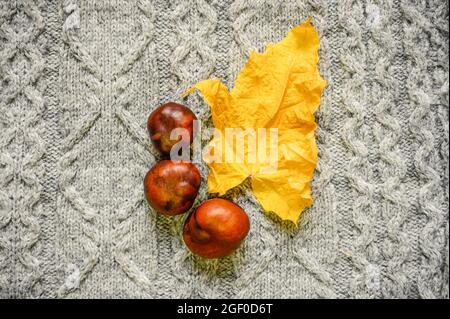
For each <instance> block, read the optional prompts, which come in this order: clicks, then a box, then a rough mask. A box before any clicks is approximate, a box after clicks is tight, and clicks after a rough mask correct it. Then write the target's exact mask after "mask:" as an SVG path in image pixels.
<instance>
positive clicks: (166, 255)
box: [0, 0, 449, 298]
mask: <svg viewBox="0 0 450 319" xmlns="http://www.w3.org/2000/svg"><path fill="white" fill-rule="evenodd" d="M0 3H1V4H0V297H2V298H15V297H25V298H52V297H66V298H93V297H94V298H113V297H119V298H125V297H137V298H147V297H151V298H163V297H166V298H175V297H187V298H207V297H209V298H213V297H214V298H229V297H246V298H255V297H263V298H317V297H325V298H334V297H336V298H419V297H422V298H448V297H449V284H448V279H449V226H448V224H449V223H448V203H449V187H448V182H449V180H448V177H449V168H448V154H449V151H448V130H449V122H448V120H449V119H448V114H449V111H448V106H449V95H448V87H449V82H448V78H449V77H448V74H449V64H448V48H449V43H448V35H449V34H448V31H449V29H448V4H447V1H442V0H434V1H431V0H430V1H422V0H420V1H419V0H368V1H365V2H363V1H357V0H341V1H337V0H336V1H326V0H296V1H292V0H291V1H279V2H278V1H263V0H258V1H247V0H234V1H233V0H223V1H220V0H214V1H205V0H189V1H163V0H142V1H125V0H109V1H108V0H105V1H91V0H80V1H76V0H69V1H65V2H58V1H50V0H36V1H32V0H23V1H15V0H1V2H0ZM309 16H312V17H313V24H314V26H315V27H316V28H317V30H318V32H319V34H320V38H321V49H320V65H319V67H320V70H321V74H322V75H323V77H324V78H325V79H326V80H327V81H328V85H327V87H326V89H325V91H324V94H323V98H322V102H321V105H320V108H319V110H318V112H317V114H316V115H317V123H318V130H317V139H318V144H319V162H318V167H317V171H316V174H315V176H314V179H313V181H312V186H313V196H314V198H315V203H314V205H313V206H312V207H310V208H308V209H307V210H306V211H305V212H304V213H303V215H302V217H301V220H300V222H299V226H298V228H296V227H293V225H291V224H289V223H288V222H282V221H280V220H279V219H277V218H276V217H275V216H274V215H273V214H270V213H265V212H263V211H262V209H261V207H260V205H259V204H258V202H257V201H256V200H255V199H254V197H253V196H252V193H251V191H250V190H249V187H248V185H244V186H243V187H240V188H238V189H236V190H234V191H233V192H231V193H230V194H229V197H230V198H232V199H233V200H234V201H236V202H237V203H238V204H240V205H241V206H242V207H244V208H245V210H246V211H247V213H248V214H249V215H250V218H251V223H252V227H251V231H250V234H249V236H248V238H247V240H246V241H245V243H244V244H243V246H242V247H241V249H239V250H238V251H237V252H236V253H235V254H233V255H232V256H231V257H228V258H225V259H221V260H210V261H207V260H203V259H201V258H199V257H196V256H193V255H192V254H191V253H189V252H188V250H187V249H186V248H185V246H184V244H183V241H182V238H181V227H182V224H183V221H184V218H185V216H178V217H175V218H167V217H163V216H160V215H157V214H156V213H155V212H154V211H152V210H151V209H150V208H149V206H148V205H147V203H146V202H145V200H144V194H143V187H142V181H143V177H144V175H145V173H146V171H147V170H148V169H149V167H150V166H151V165H152V164H153V163H154V162H155V161H156V160H157V159H158V154H157V152H156V151H155V150H154V149H153V148H152V146H151V145H150V142H149V138H148V136H147V132H146V127H145V126H146V119H147V116H148V114H149V113H150V112H151V110H152V109H153V108H155V107H156V106H157V105H159V104H161V103H164V102H167V101H176V102H183V103H185V104H187V105H188V106H189V107H191V108H192V109H193V110H194V112H195V113H196V115H197V116H198V117H199V118H201V119H202V120H203V122H204V124H205V126H207V125H210V121H209V120H208V119H209V118H210V112H209V109H208V107H207V106H206V104H205V103H204V102H203V100H202V98H201V97H200V96H199V95H198V94H193V95H192V96H190V97H188V98H187V99H186V100H182V99H181V97H180V93H181V92H183V91H184V90H185V89H187V88H188V87H189V86H191V85H193V84H195V83H196V82H197V81H199V80H202V79H207V78H213V77H215V78H219V79H221V80H223V81H224V82H225V83H226V84H227V85H228V86H229V87H232V86H233V83H234V80H235V78H236V76H237V74H238V72H239V70H240V68H241V67H242V66H243V65H244V63H245V62H246V60H247V58H248V55H249V53H250V51H251V50H252V49H257V50H260V51H261V50H263V49H264V47H265V46H266V45H267V43H269V42H275V41H278V40H280V39H281V38H283V37H284V36H285V35H286V33H287V31H288V30H289V29H290V28H292V27H293V26H295V25H298V24H299V23H301V22H302V21H304V20H305V19H306V18H307V17H309ZM200 167H201V170H202V175H203V177H204V178H206V176H207V174H208V171H207V167H206V166H205V165H204V164H201V165H200ZM204 180H205V179H204ZM208 196H210V195H208V194H207V190H206V182H203V184H202V187H201V192H200V194H199V197H198V199H197V203H198V202H200V201H202V200H203V199H205V198H207V197H208Z"/></svg>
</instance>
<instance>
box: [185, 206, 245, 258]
mask: <svg viewBox="0 0 450 319" xmlns="http://www.w3.org/2000/svg"><path fill="white" fill-rule="evenodd" d="M249 229H250V220H249V218H248V216H247V214H246V213H245V211H244V210H243V209H242V208H241V207H240V206H238V205H236V204H235V203H233V202H230V201H228V200H225V199H222V198H214V199H209V200H206V201H204V202H203V203H202V204H201V205H200V206H198V207H197V208H196V209H195V211H193V212H191V214H190V215H189V216H188V218H187V219H186V221H185V223H184V228H183V239H184V242H185V243H186V246H187V247H188V248H189V249H190V250H191V251H192V252H193V253H194V254H197V255H199V256H201V257H204V258H221V257H225V256H228V255H230V254H231V253H232V252H233V251H235V250H236V249H237V248H238V247H239V246H240V244H241V242H242V240H243V239H244V238H245V236H247V234H248V231H249Z"/></svg>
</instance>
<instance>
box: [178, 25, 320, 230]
mask: <svg viewBox="0 0 450 319" xmlns="http://www.w3.org/2000/svg"><path fill="white" fill-rule="evenodd" d="M318 49H319V37H318V34H317V32H316V31H315V29H314V27H313V26H312V25H311V19H308V20H307V21H306V22H304V23H302V24H301V25H299V26H297V27H295V28H293V29H292V30H290V31H289V33H288V35H287V36H286V37H285V38H284V39H283V40H281V41H280V42H278V43H276V44H269V45H268V46H267V48H266V50H265V52H264V53H258V52H252V53H251V54H250V58H249V60H248V62H247V64H246V65H245V67H244V68H243V69H242V70H241V72H240V74H239V75H238V77H237V79H236V83H235V85H234V88H233V90H232V92H231V93H230V92H229V91H228V89H227V87H226V86H225V85H224V84H222V83H221V82H220V81H219V80H216V79H211V80H205V81H201V82H199V83H197V84H196V85H194V86H193V87H192V88H190V89H189V90H188V91H187V92H186V93H185V94H190V93H191V92H192V91H194V90H196V89H197V90H199V91H200V92H201V93H202V95H203V97H204V99H205V101H206V102H207V104H208V105H209V106H210V108H211V115H212V121H213V124H214V126H215V128H216V129H217V130H218V134H219V135H218V136H215V137H214V138H213V140H212V141H211V142H210V145H211V146H214V145H215V143H217V140H218V139H219V138H222V140H223V139H224V136H225V135H226V134H225V132H226V129H227V128H242V129H247V128H253V129H258V128H267V129H269V128H276V129H278V141H277V144H278V145H277V146H278V154H277V158H278V163H277V169H276V171H267V172H266V171H262V170H261V167H262V166H263V163H262V162H261V159H260V158H259V157H257V160H256V162H252V161H249V160H248V157H249V156H250V155H251V154H250V153H251V151H250V150H249V149H247V146H246V145H244V146H243V147H244V154H245V158H244V159H242V160H241V161H237V160H236V161H225V162H223V161H222V162H209V163H208V165H209V167H210V174H209V176H208V190H209V192H210V193H219V194H224V193H225V192H226V191H227V190H229V189H231V188H233V187H235V186H237V185H239V184H240V183H242V182H243V181H244V180H245V179H246V178H251V185H252V189H253V192H254V194H255V196H256V198H257V199H258V201H259V202H260V203H261V205H262V207H263V208H264V209H265V210H266V211H273V212H275V213H276V214H277V215H278V216H280V217H281V218H282V219H285V220H290V221H292V222H294V223H297V221H298V218H299V217H300V214H301V213H302V211H303V210H304V208H305V207H307V206H309V205H311V204H312V202H313V199H312V197H311V189H310V183H311V179H312V176H313V173H314V169H315V166H316V163H317V145H316V142H315V136H314V131H315V129H316V123H315V120H314V112H315V111H316V109H317V108H318V106H319V104H320V96H321V94H322V91H323V89H324V87H325V84H326V82H325V80H324V79H322V77H321V76H320V74H319V72H318V69H317V62H318V59H319V57H318ZM267 134H269V133H267ZM258 138H259V136H258ZM261 139H262V138H261ZM258 145H259V144H258ZM235 147H236V145H234V143H233V141H231V142H227V140H226V139H225V142H223V143H222V144H221V145H219V146H217V148H218V149H220V148H221V149H222V150H223V151H227V150H228V151H231V152H235V151H236V149H235ZM265 147H266V148H267V150H265V151H266V152H269V151H270V150H269V147H270V143H269V142H267V143H266V146H265ZM266 154H267V153H266Z"/></svg>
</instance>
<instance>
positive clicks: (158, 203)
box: [144, 160, 201, 216]
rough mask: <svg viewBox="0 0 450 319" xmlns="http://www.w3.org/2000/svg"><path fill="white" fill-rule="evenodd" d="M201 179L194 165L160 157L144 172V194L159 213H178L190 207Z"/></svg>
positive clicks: (170, 214)
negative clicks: (159, 159) (160, 158)
mask: <svg viewBox="0 0 450 319" xmlns="http://www.w3.org/2000/svg"><path fill="white" fill-rule="evenodd" d="M200 182H201V176H200V172H199V171H198V169H197V167H196V166H195V165H194V164H192V163H190V162H183V161H171V160H161V161H159V162H158V163H156V164H155V165H154V166H153V167H152V168H151V169H150V170H149V171H148V172H147V175H145V178H144V191H145V197H146V198H147V201H148V203H149V204H150V206H152V207H153V208H154V209H155V210H156V211H157V212H159V213H161V214H164V215H169V216H172V215H177V214H181V213H184V212H185V211H187V210H188V209H189V208H191V207H192V204H193V203H194V200H195V198H196V197H197V193H198V189H199V187H200Z"/></svg>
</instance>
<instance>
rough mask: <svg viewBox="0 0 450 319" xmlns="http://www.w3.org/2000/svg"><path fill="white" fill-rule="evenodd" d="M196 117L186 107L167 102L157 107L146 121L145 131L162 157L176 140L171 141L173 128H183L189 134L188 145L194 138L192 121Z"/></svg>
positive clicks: (168, 151)
mask: <svg viewBox="0 0 450 319" xmlns="http://www.w3.org/2000/svg"><path fill="white" fill-rule="evenodd" d="M196 119H197V117H196V116H195V114H194V113H193V112H192V111H191V110H190V109H189V108H188V107H186V106H184V105H182V104H178V103H174V102H169V103H166V104H163V105H161V106H159V107H157V108H156V109H155V110H154V111H153V112H152V113H151V114H150V116H149V117H148V119H147V129H148V132H149V134H150V139H151V141H152V143H153V145H154V146H155V148H156V149H158V151H159V152H161V154H163V155H168V154H169V153H170V150H171V148H172V146H173V145H175V144H176V143H178V141H179V140H180V139H181V136H180V137H179V139H178V140H171V139H170V133H171V132H172V130H173V129H175V128H183V129H186V130H187V131H188V132H189V137H190V140H189V143H192V140H193V138H194V136H193V135H194V120H196Z"/></svg>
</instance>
